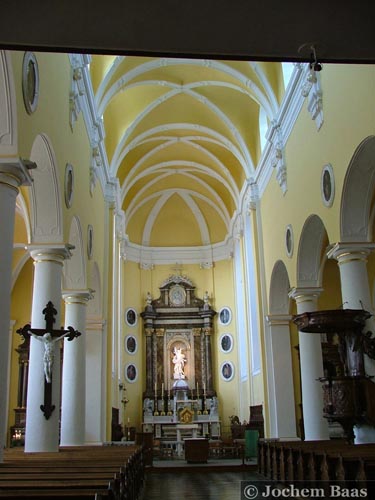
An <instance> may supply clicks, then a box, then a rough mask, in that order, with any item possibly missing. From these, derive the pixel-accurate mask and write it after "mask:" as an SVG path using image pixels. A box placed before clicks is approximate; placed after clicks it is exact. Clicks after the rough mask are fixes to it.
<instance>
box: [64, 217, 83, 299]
mask: <svg viewBox="0 0 375 500" xmlns="http://www.w3.org/2000/svg"><path fill="white" fill-rule="evenodd" d="M69 243H70V244H71V245H73V246H74V249H73V251H72V257H71V258H70V259H68V260H66V261H65V262H64V272H63V276H64V288H65V289H67V290H78V289H81V290H83V289H85V288H86V260H85V257H84V255H85V254H84V251H83V248H84V247H83V238H82V227H81V223H80V220H79V218H78V217H76V216H74V217H73V219H72V222H71V225H70V231H69Z"/></svg>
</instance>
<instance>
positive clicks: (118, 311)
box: [0, 33, 375, 498]
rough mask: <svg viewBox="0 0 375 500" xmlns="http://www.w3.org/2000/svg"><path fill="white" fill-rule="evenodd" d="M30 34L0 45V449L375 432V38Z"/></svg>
mask: <svg viewBox="0 0 375 500" xmlns="http://www.w3.org/2000/svg"><path fill="white" fill-rule="evenodd" d="M58 37H59V34H58V33H57V39H58ZM61 43H62V44H63V43H64V42H61ZM26 45H27V43H26V42H22V43H21V47H17V44H16V43H14V41H13V42H9V41H8V42H6V43H3V48H2V50H0V226H1V234H2V238H1V241H0V255H1V259H0V274H1V276H2V280H1V283H0V291H1V297H2V299H1V302H0V309H1V315H0V322H1V336H2V349H1V354H0V360H1V363H0V369H1V374H0V377H1V380H2V384H1V388H0V412H1V414H0V421H2V423H3V425H2V427H3V428H2V431H1V433H0V462H2V461H3V460H4V453H5V456H6V451H7V450H10V449H12V448H17V449H18V450H22V451H23V452H25V453H26V454H27V453H28V452H29V453H31V454H33V453H45V452H47V453H50V452H58V451H59V449H61V447H62V446H65V447H75V446H76V447H82V446H87V447H91V446H100V445H103V444H111V443H112V444H113V443H119V444H121V443H122V444H124V448H125V447H126V444H132V443H135V442H137V440H139V439H141V440H142V439H147V437H145V436H149V437H150V439H151V441H152V443H153V444H152V445H153V446H156V444H157V446H158V447H159V448H158V449H159V452H160V450H161V449H163V452H164V453H167V454H168V456H169V457H172V458H175V459H176V460H178V459H181V458H183V457H184V456H185V451H186V452H187V450H186V449H185V444H184V443H185V440H187V441H190V440H192V441H194V440H200V439H201V440H203V439H204V441H207V442H208V443H209V444H210V445H212V447H214V445H215V444H217V443H223V444H227V445H228V444H233V440H235V439H239V440H240V441H241V440H245V438H246V436H249V433H247V431H249V430H252V431H254V432H256V434H255V435H256V437H257V438H262V439H264V440H267V439H268V440H270V442H273V441H280V442H281V441H290V442H296V443H301V442H306V443H307V442H308V441H313V442H316V441H319V440H321V441H324V442H327V441H328V440H329V441H335V442H338V441H340V440H345V441H346V442H350V443H354V445H358V446H360V445H368V446H371V443H374V442H375V407H374V401H375V385H374V381H373V377H374V375H375V340H374V332H375V322H374V316H373V314H374V310H375V279H374V278H375V252H374V249H375V236H374V215H375V134H374V130H375V110H374V105H373V102H374V88H375V87H374V83H375V69H374V65H373V64H372V63H370V62H371V61H370V57H373V55H371V56H369V54H367V53H366V54H364V56H363V60H356V61H353V60H351V61H350V62H349V63H345V53H344V55H343V56H340V57H342V60H339V56H337V54H334V55H333V56H332V61H330V60H329V57H327V59H326V60H324V50H323V52H322V54H323V57H322V58H321V57H320V52H319V50H320V49H319V44H314V43H313V42H311V43H307V44H304V45H302V44H301V46H302V49H301V50H299V51H298V52H296V54H295V55H294V56H291V55H290V53H288V54H286V53H285V54H281V55H276V56H275V55H274V54H268V57H267V56H265V57H264V58H263V59H262V58H261V56H260V55H259V54H257V57H254V58H253V59H251V58H250V57H245V56H241V57H235V55H234V56H233V57H230V54H229V55H228V54H226V53H223V52H222V53H221V57H220V55H217V54H215V53H214V52H213V51H212V50H211V52H210V48H207V54H206V53H205V52H204V49H202V54H201V55H202V57H200V56H199V54H196V53H193V51H194V49H191V51H190V52H189V50H186V51H185V53H187V55H185V53H184V51H183V50H180V53H176V54H175V53H171V51H170V50H169V49H168V48H167V49H165V51H163V50H158V52H159V53H152V52H147V50H146V49H145V50H141V51H140V52H141V53H137V52H136V51H133V53H132V51H129V52H127V51H125V52H124V53H121V51H119V50H117V51H116V50H114V51H113V52H110V51H109V50H108V48H107V50H104V51H103V53H100V49H98V48H97V47H95V44H94V42H93V43H92V48H93V49H92V50H91V51H89V50H79V48H80V47H78V46H77V47H78V48H77V47H76V48H75V49H74V50H73V48H72V50H68V48H65V49H66V50H64V51H63V50H61V47H58V50H53V49H54V47H53V46H52V45H50V46H49V47H47V48H46V47H43V45H42V44H40V43H39V44H38V43H37V42H36V41H35V42H34V47H33V46H32V44H31V46H30V47H27V46H26ZM297 45H298V44H297ZM300 48H301V47H300ZM0 49H1V46H0ZM275 50H276V49H275ZM210 54H211V57H210ZM203 56H204V57H203ZM288 56H289V57H288ZM283 57H284V58H283ZM350 58H351V59H354V56H353V55H350ZM116 448H117V447H116ZM118 448H120V446H119V447H118ZM121 448H122V447H121ZM371 450H372V451H371V453H372V455H371V456H372V457H373V456H374V454H375V450H374V448H371ZM275 453H276V452H275ZM134 498H135V497H134Z"/></svg>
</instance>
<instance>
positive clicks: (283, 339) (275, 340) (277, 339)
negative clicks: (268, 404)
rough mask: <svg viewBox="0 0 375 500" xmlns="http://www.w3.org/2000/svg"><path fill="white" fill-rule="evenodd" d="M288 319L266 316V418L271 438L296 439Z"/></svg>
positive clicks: (280, 316) (289, 318)
mask: <svg viewBox="0 0 375 500" xmlns="http://www.w3.org/2000/svg"><path fill="white" fill-rule="evenodd" d="M290 320H291V316H287V315H278V316H275V315H272V316H267V321H268V324H269V325H270V338H271V350H272V353H271V357H272V367H270V368H268V369H271V370H272V374H270V376H272V378H273V385H274V388H275V390H274V399H275V407H274V412H273V413H274V414H273V415H270V417H271V422H270V424H271V425H270V427H271V429H270V430H271V437H273V438H280V439H297V432H296V431H297V429H296V416H295V400H294V384H293V367H292V352H291V345H290Z"/></svg>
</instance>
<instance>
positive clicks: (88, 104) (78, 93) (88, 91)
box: [69, 54, 110, 193]
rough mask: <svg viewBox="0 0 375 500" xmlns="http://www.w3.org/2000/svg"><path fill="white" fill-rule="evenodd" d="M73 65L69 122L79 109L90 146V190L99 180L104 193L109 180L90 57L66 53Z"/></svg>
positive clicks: (72, 122) (102, 125) (103, 134)
mask: <svg viewBox="0 0 375 500" xmlns="http://www.w3.org/2000/svg"><path fill="white" fill-rule="evenodd" d="M69 60H70V64H71V67H72V86H71V92H70V97H69V98H70V104H71V107H72V106H73V108H74V109H71V116H70V124H71V127H73V125H74V120H75V119H76V117H77V116H78V114H79V113H80V112H82V114H83V118H84V122H85V125H86V131H87V135H88V138H89V140H90V144H91V148H92V164H91V165H90V168H91V169H92V170H91V172H90V192H92V190H93V187H94V186H95V179H99V182H100V184H101V187H102V191H103V193H105V192H106V184H107V183H108V182H110V176H109V163H108V158H107V152H106V149H105V145H104V137H105V130H104V124H103V120H102V118H100V117H99V116H98V114H97V105H96V103H95V97H94V92H93V88H92V83H91V77H90V72H89V65H90V61H91V56H90V55H87V54H69Z"/></svg>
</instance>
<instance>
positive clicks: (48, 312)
mask: <svg viewBox="0 0 375 500" xmlns="http://www.w3.org/2000/svg"><path fill="white" fill-rule="evenodd" d="M43 314H44V319H45V320H46V328H45V329H42V328H31V325H30V324H27V325H25V326H24V327H23V328H20V329H18V330H17V333H19V334H20V335H22V336H23V337H24V338H26V336H27V335H28V336H30V337H34V338H35V339H36V340H38V341H39V342H42V343H43V344H44V356H43V367H44V378H45V380H44V404H42V405H40V409H41V411H42V412H43V414H44V417H45V419H46V420H48V419H49V417H50V416H51V415H52V412H53V411H54V409H55V405H53V404H52V368H53V363H54V358H55V355H54V348H55V346H54V344H55V343H56V342H58V341H59V340H61V339H62V338H64V337H65V338H67V340H69V341H72V340H73V339H74V338H76V337H79V336H80V335H81V333H80V332H79V331H77V330H74V328H73V327H71V326H68V328H67V329H66V330H63V329H60V330H54V329H53V324H54V323H55V321H56V319H55V318H54V316H55V315H56V314H57V311H56V309H55V308H54V306H53V304H52V302H51V301H49V302H48V304H47V305H46V307H45V308H44V309H43Z"/></svg>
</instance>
